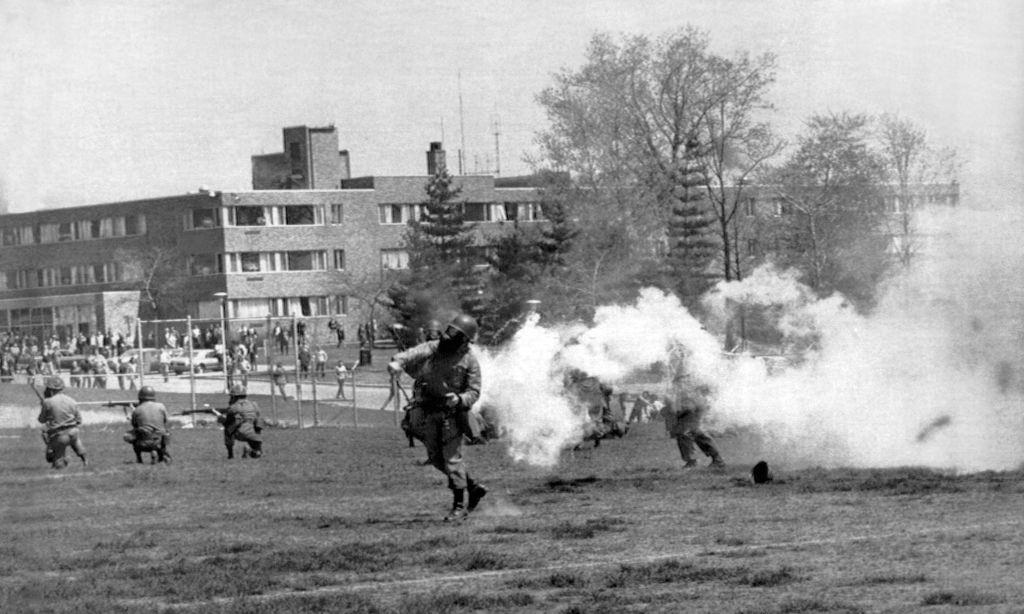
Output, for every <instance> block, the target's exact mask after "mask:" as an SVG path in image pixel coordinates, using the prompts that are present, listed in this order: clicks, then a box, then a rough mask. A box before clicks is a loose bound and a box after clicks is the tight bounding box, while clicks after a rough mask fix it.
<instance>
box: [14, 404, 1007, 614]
mask: <svg viewBox="0 0 1024 614" xmlns="http://www.w3.org/2000/svg"><path fill="white" fill-rule="evenodd" d="M366 413H367V415H366V417H365V418H366V419H365V424H367V425H368V426H365V427H362V428H359V429H356V428H343V429H307V430H302V431H299V430H296V429H274V430H268V431H266V432H265V435H266V439H267V443H266V449H267V455H266V456H265V457H264V458H262V459H260V460H257V461H253V460H241V459H236V460H233V461H228V460H226V459H225V458H223V455H224V451H223V447H222V444H221V441H220V440H221V436H220V432H219V431H218V430H216V429H212V428H210V429H203V428H199V429H190V430H179V431H176V432H175V433H174V438H173V443H172V452H173V453H174V454H175V456H174V458H175V463H174V464H173V465H171V466H169V467H167V466H149V465H135V464H133V463H129V462H127V461H130V460H131V458H132V455H131V451H130V449H129V448H128V446H126V445H125V444H124V443H123V442H121V441H120V435H121V428H120V427H119V426H117V427H115V426H111V427H108V428H105V429H102V428H95V427H93V428H88V429H87V430H86V432H85V435H84V437H85V442H86V445H87V446H88V447H89V450H90V455H91V459H92V467H90V468H89V469H88V470H83V469H81V468H80V467H78V466H75V465H72V466H71V467H70V468H68V469H67V470H65V471H64V472H59V473H58V472H53V471H51V470H50V469H48V468H47V467H46V466H45V464H44V463H43V460H42V450H41V449H40V448H41V446H40V443H39V441H38V435H37V434H36V432H35V431H30V430H27V429H25V430H19V431H5V432H3V433H0V434H2V435H3V436H4V439H3V440H2V447H0V492H2V493H3V499H2V501H0V509H2V511H3V531H4V538H3V540H2V541H0V611H3V612H119V611H121V612H136V611H137V612H142V611H146V612H151V611H154V609H161V608H162V609H164V610H168V611H176V610H181V611H195V612H230V613H236V612H238V613H241V612H266V613H284V612H366V613H397V612H430V613H432V614H433V613H437V612H537V611H544V612H588V613H591V612H624V611H644V612H679V611H686V612H715V613H716V614H722V613H729V612H747V613H755V612H758V613H761V612H763V613H783V612H847V613H853V612H877V611H900V612H902V611H912V610H915V609H919V608H928V607H930V606H947V607H949V606H983V607H986V608H989V609H987V610H986V611H1012V609H1010V608H1012V607H1013V606H1012V604H1019V603H1024V583H1022V582H1021V581H1020V580H1021V576H1020V571H1019V570H1020V569H1021V567H1022V563H1024V537H1022V536H1024V531H1022V530H1021V529H1022V526H1021V525H1022V524H1024V520H1022V519H1021V515H1020V510H1021V509H1024V486H1022V484H1024V481H1022V480H1021V477H1022V474H1021V472H1010V473H984V474H977V475H972V476H963V475H960V476H957V475H947V474H945V473H943V472H935V471H928V470H923V469H918V468H905V469H892V470H822V469H804V470H787V469H786V468H785V467H775V469H776V472H777V478H778V480H777V482H776V483H775V484H772V485H769V486H760V487H756V488H755V487H752V486H750V484H749V482H748V481H747V480H745V478H744V476H745V475H746V473H747V471H748V470H749V466H750V465H752V464H753V462H754V461H756V460H757V457H756V456H755V454H757V455H760V454H761V452H762V451H761V450H758V451H749V450H745V449H743V446H742V441H743V440H742V438H740V437H736V438H728V437H727V438H724V439H723V440H722V441H721V442H720V443H721V445H722V448H723V449H724V451H725V453H726V455H727V458H729V459H730V460H732V461H733V462H734V463H735V464H733V465H731V466H730V469H729V471H726V472H725V473H717V472H712V471H696V472H689V473H684V472H682V471H681V470H680V469H679V464H680V463H679V460H678V457H677V454H678V453H677V452H676V451H675V446H674V445H672V442H671V441H670V440H668V439H666V438H665V437H664V435H663V433H662V432H661V426H660V425H658V424H651V425H644V426H641V427H639V428H636V429H634V430H632V431H631V432H630V434H629V436H627V437H626V438H624V439H622V440H614V441H609V442H606V445H602V446H601V447H600V448H598V449H596V450H594V449H590V448H588V449H584V450H581V451H577V452H574V453H573V452H567V453H566V454H565V456H564V457H563V460H562V463H561V464H560V466H559V467H557V468H555V469H537V468H530V467H525V466H521V465H516V464H513V463H512V462H511V461H509V460H508V457H507V455H506V454H505V451H504V447H503V446H502V445H501V444H500V443H492V444H490V445H487V446H477V447H473V448H470V449H469V450H468V456H469V462H470V466H471V468H472V469H473V470H474V473H475V474H476V475H478V476H479V477H481V478H482V479H484V481H485V482H486V483H487V485H488V486H489V488H490V489H491V494H489V495H488V497H487V498H486V499H485V500H484V503H483V504H482V506H481V509H480V510H479V511H478V512H477V513H475V514H474V515H473V516H472V517H471V518H470V519H469V520H468V521H466V522H464V523H462V524H459V525H454V526H452V525H448V524H445V523H443V522H441V521H440V518H441V516H442V515H443V514H444V512H445V508H446V506H447V505H448V503H449V495H448V492H447V491H446V490H445V489H444V478H443V476H441V475H440V474H439V473H437V472H436V471H435V470H434V469H432V468H430V467H421V466H419V465H417V462H418V461H419V460H421V459H422V456H423V449H422V448H419V447H418V448H416V449H408V448H406V447H405V445H406V444H405V440H404V438H403V437H402V434H401V432H400V431H399V430H397V429H396V428H395V427H394V426H392V424H391V416H390V415H371V414H373V412H366ZM769 460H770V458H769ZM1000 608H1003V609H1000Z"/></svg>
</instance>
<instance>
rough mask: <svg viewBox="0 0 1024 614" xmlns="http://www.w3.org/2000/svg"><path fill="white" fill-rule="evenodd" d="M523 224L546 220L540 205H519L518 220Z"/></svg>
mask: <svg viewBox="0 0 1024 614" xmlns="http://www.w3.org/2000/svg"><path fill="white" fill-rule="evenodd" d="M515 219H517V220H519V221H521V222H536V221H539V220H542V219H544V214H543V212H542V211H541V206H540V203H519V210H518V212H517V215H516V218H515Z"/></svg>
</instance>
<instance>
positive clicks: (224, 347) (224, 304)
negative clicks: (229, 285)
mask: <svg viewBox="0 0 1024 614" xmlns="http://www.w3.org/2000/svg"><path fill="white" fill-rule="evenodd" d="M213 295H214V296H216V297H217V298H219V299H220V341H221V351H220V364H221V370H222V371H224V392H225V393H230V392H231V384H230V383H229V382H230V380H229V379H228V322H227V319H228V293H227V292H214V293H213Z"/></svg>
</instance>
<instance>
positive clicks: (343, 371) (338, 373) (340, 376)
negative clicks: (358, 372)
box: [334, 360, 348, 399]
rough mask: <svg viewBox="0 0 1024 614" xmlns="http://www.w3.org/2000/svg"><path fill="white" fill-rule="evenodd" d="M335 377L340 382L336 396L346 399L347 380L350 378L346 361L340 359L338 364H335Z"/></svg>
mask: <svg viewBox="0 0 1024 614" xmlns="http://www.w3.org/2000/svg"><path fill="white" fill-rule="evenodd" d="M334 379H335V380H336V381H337V382H338V392H337V393H335V395H334V398H336V399H345V382H346V381H347V380H348V369H347V368H345V363H344V361H341V360H339V361H338V364H337V365H335V367H334Z"/></svg>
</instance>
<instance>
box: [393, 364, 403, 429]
mask: <svg viewBox="0 0 1024 614" xmlns="http://www.w3.org/2000/svg"><path fill="white" fill-rule="evenodd" d="M401 376H402V375H401V374H400V373H395V374H393V375H392V376H391V396H392V397H393V399H394V400H393V401H392V403H393V405H394V406H393V407H392V410H393V411H394V414H395V415H394V420H395V426H398V424H399V422H398V410H399V409H400V408H401V406H402V398H401V397H400V396H399V392H398V378H399V377H401Z"/></svg>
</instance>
